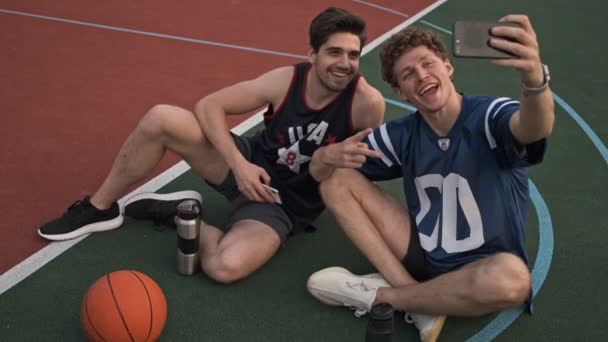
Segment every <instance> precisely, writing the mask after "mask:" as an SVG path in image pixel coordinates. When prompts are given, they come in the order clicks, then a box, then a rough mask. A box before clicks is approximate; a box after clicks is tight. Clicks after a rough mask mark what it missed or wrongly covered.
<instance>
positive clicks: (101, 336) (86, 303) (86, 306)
mask: <svg viewBox="0 0 608 342" xmlns="http://www.w3.org/2000/svg"><path fill="white" fill-rule="evenodd" d="M84 309H85V312H86V314H87V321H89V324H90V325H91V327H92V328H93V330H94V331H95V333H97V335H99V337H100V338H101V339H102V340H103V341H104V342H105V341H106V339H105V338H104V337H103V335H102V334H101V332H99V331H98V330H97V328H95V324H93V320H92V319H91V315H89V292H88V291H87V294H86V295H85V297H84Z"/></svg>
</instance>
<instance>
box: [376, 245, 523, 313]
mask: <svg viewBox="0 0 608 342" xmlns="http://www.w3.org/2000/svg"><path fill="white" fill-rule="evenodd" d="M530 287H531V283H530V272H529V271H528V267H527V266H526V265H525V264H524V262H523V261H522V260H521V259H520V258H519V257H517V256H515V255H513V254H509V253H498V254H495V255H493V256H489V257H486V258H484V259H481V260H477V261H475V262H472V263H470V264H469V265H466V266H465V267H463V268H461V269H459V270H457V271H453V272H449V273H446V274H443V275H441V276H439V277H437V278H434V279H432V280H429V281H427V282H423V283H419V284H412V285H407V286H403V287H397V288H380V289H379V290H378V293H377V297H376V302H388V303H391V304H393V306H395V307H396V308H398V309H401V310H408V311H410V312H416V313H426V314H447V315H454V316H479V315H484V314H487V313H490V312H495V311H498V310H503V309H506V308H510V307H513V306H516V305H519V304H521V303H523V302H524V301H525V300H526V299H527V298H528V295H529V293H530Z"/></svg>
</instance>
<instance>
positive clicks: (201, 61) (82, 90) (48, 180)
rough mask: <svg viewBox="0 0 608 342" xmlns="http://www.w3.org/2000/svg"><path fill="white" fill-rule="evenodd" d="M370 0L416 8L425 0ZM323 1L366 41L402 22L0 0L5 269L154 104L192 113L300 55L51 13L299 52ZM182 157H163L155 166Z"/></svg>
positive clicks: (269, 9) (187, 6)
mask: <svg viewBox="0 0 608 342" xmlns="http://www.w3.org/2000/svg"><path fill="white" fill-rule="evenodd" d="M374 3H375V4H378V5H382V6H385V7H388V8H391V9H392V10H396V11H399V12H401V13H407V14H415V13H417V12H419V11H420V10H422V9H423V8H425V7H427V6H428V5H429V4H431V3H432V2H431V1H426V2H425V1H422V2H417V3H404V2H402V1H396V0H390V1H377V2H374ZM329 5H334V6H338V7H343V8H346V9H349V10H351V11H353V12H354V13H357V14H359V15H361V16H363V17H364V18H365V19H366V21H367V22H368V35H369V38H370V39H369V40H370V41H371V40H373V39H374V38H377V37H378V36H380V35H381V34H382V33H384V32H386V31H389V30H390V29H392V28H393V27H395V26H397V25H398V24H400V23H401V22H403V21H404V20H405V19H406V18H404V17H403V16H401V15H399V14H396V13H391V12H389V11H387V10H383V9H379V8H375V7H371V6H369V5H366V4H362V3H359V2H356V1H345V0H342V1H333V2H328V1H320V0H313V1H306V2H300V1H272V0H266V1H226V2H219V1H181V2H179V6H178V5H175V6H169V3H166V2H163V1H158V0H157V1H146V2H141V3H128V4H126V3H124V2H121V1H104V2H98V1H62V2H61V3H58V2H55V1H51V2H47V1H44V2H40V1H31V0H30V1H21V0H20V1H16V0H13V1H7V0H3V1H0V46H2V47H3V49H2V50H3V52H2V54H1V55H0V85H1V87H2V91H1V92H0V102H1V103H2V104H3V109H4V110H3V114H2V115H3V123H2V125H1V126H0V141H1V143H0V160H1V165H2V166H1V168H0V179H1V180H2V185H1V186H0V208H2V212H3V219H2V220H1V221H0V231H1V232H2V239H0V273H4V272H5V271H7V270H8V269H10V267H12V266H14V265H16V264H17V263H19V262H20V261H22V260H23V259H25V258H26V257H28V256H29V255H31V254H32V253H35V252H36V251H37V250H39V249H40V248H42V247H44V246H45V245H46V244H47V242H45V241H44V240H43V239H41V238H39V237H38V236H37V234H36V229H37V227H38V225H39V224H40V223H42V222H44V221H46V220H48V219H51V218H53V217H55V216H57V215H59V214H61V213H62V212H63V211H64V210H66V208H67V207H68V206H69V205H70V204H71V203H72V202H73V201H75V200H77V199H79V198H82V197H83V196H84V195H85V194H89V193H91V192H93V191H94V190H95V189H96V188H97V187H98V186H99V185H100V183H101V181H102V180H103V178H104V176H105V174H106V173H107V172H108V170H109V168H110V166H111V163H112V160H113V159H114V155H115V153H116V152H117V151H118V149H119V148H120V145H121V144H122V142H123V141H124V139H125V138H126V137H127V135H128V133H129V132H130V131H131V130H132V129H133V128H134V126H135V125H136V123H137V121H138V119H139V118H140V117H141V116H142V115H143V114H144V113H145V112H146V110H147V109H149V108H150V107H151V106H153V105H154V104H157V103H169V104H174V105H179V106H182V107H184V108H188V109H190V108H192V106H193V104H194V103H195V102H196V101H197V100H198V99H200V98H202V97H203V96H205V95H207V94H209V93H211V92H212V91H214V90H216V89H219V88H221V87H224V86H227V85H229V84H232V83H235V82H237V81H239V80H244V79H248V78H252V77H255V76H256V75H258V74H260V73H262V72H264V71H266V70H269V69H270V68H273V67H277V66H281V65H287V64H293V63H295V62H298V61H299V60H300V59H299V58H297V57H286V56H280V55H276V54H269V53H264V52H252V51H244V50H242V49H235V48H228V47H219V46H211V45H206V44H201V43H197V42H186V41H180V40H175V39H168V38H161V37H154V36H149V35H144V34H141V33H135V32H121V31H117V30H113V29H110V28H100V27H91V26H86V25H79V24H77V23H70V22H61V21H59V20H58V19H67V20H73V21H80V22H85V23H91V24H98V25H107V26H111V27H114V28H124V29H129V30H138V31H146V32H152V33H157V34H165V35H173V36H179V37H185V38H192V39H198V40H206V41H212V42H217V43H223V44H232V45H238V46H244V47H251V48H255V49H265V50H273V51H277V52H282V53H289V54H294V55H306V54H307V52H308V36H307V30H308V24H309V22H310V20H311V19H312V18H313V17H314V15H316V14H317V13H319V12H320V11H321V10H323V9H324V8H326V7H328V6H329ZM2 10H4V11H2ZM6 11H17V12H22V13H7V12H6ZM23 14H34V15H42V16H48V17H50V18H37V17H29V16H26V15H23ZM244 119H246V116H240V117H237V118H234V119H232V120H231V121H230V124H231V125H232V126H234V125H236V124H237V123H238V122H241V121H242V120H244ZM177 160H178V159H177V158H176V157H174V156H173V157H168V158H165V160H164V161H163V162H162V164H161V165H160V166H159V167H158V168H157V171H156V173H159V172H162V171H163V170H165V169H166V168H167V167H169V166H170V165H172V164H174V163H175V162H176V161H177Z"/></svg>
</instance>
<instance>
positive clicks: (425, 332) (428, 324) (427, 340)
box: [405, 313, 446, 342]
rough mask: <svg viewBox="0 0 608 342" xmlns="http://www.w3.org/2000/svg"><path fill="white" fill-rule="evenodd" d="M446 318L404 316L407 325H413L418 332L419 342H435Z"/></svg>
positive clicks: (415, 315)
mask: <svg viewBox="0 0 608 342" xmlns="http://www.w3.org/2000/svg"><path fill="white" fill-rule="evenodd" d="M445 318H446V316H429V315H422V314H409V313H406V314H405V321H406V322H407V323H414V325H415V326H416V328H418V331H420V341H423V342H435V341H437V337H439V334H440V333H441V329H442V328H443V323H445Z"/></svg>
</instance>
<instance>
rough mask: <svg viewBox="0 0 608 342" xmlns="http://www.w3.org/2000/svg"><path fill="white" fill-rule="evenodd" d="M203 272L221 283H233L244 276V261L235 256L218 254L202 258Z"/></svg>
mask: <svg viewBox="0 0 608 342" xmlns="http://www.w3.org/2000/svg"><path fill="white" fill-rule="evenodd" d="M201 264H202V268H203V272H205V274H207V276H208V277H209V278H211V279H213V280H215V281H216V282H218V283H221V284H231V283H234V282H236V281H237V280H240V279H242V278H244V276H245V275H244V272H243V267H242V263H240V262H239V261H238V260H236V259H234V258H230V257H227V256H224V255H221V254H220V255H217V256H213V257H212V258H209V259H207V260H201Z"/></svg>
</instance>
